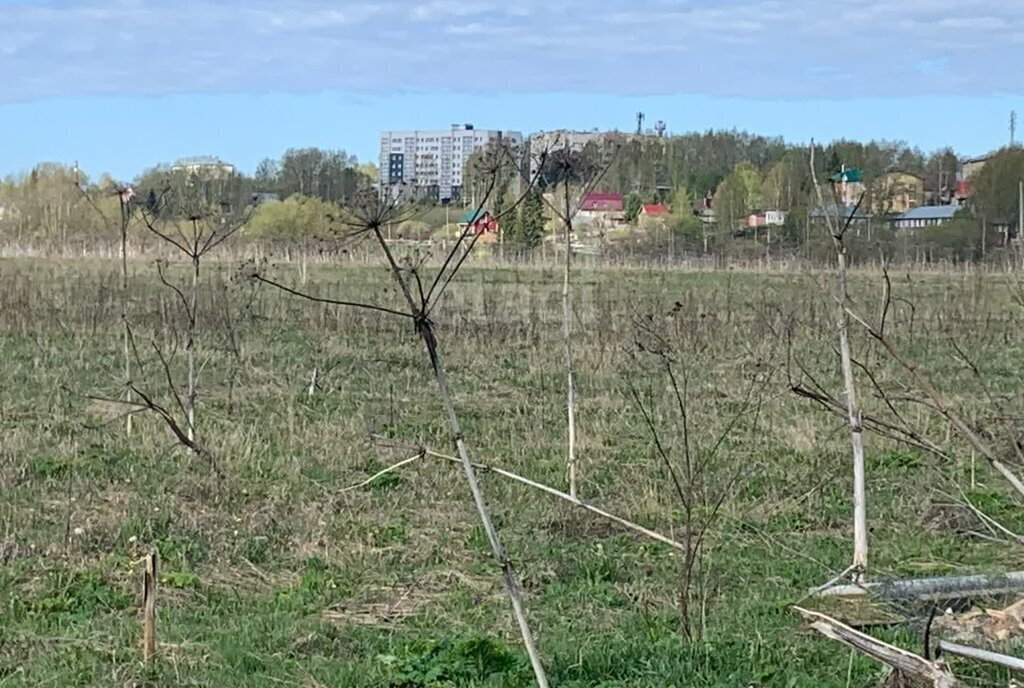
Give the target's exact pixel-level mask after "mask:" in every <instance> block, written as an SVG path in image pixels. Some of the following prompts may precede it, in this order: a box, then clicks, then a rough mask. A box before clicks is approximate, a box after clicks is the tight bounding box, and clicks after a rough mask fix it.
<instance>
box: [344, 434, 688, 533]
mask: <svg viewBox="0 0 1024 688" xmlns="http://www.w3.org/2000/svg"><path fill="white" fill-rule="evenodd" d="M380 439H381V440H382V441H385V442H388V443H391V444H402V445H403V446H404V445H405V443H403V442H396V441H395V440H393V439H390V438H380ZM426 456H429V457H432V458H435V459H440V460H442V461H446V462H448V463H453V464H459V465H461V464H462V459H460V458H458V457H455V456H451V455H448V454H442V453H440V452H436V451H432V450H430V449H426V448H421V449H420V452H419V453H418V454H416V455H415V456H413V457H411V458H408V459H405V460H404V461H399V462H398V463H396V464H394V465H391V466H388V467H387V468H385V469H383V470H381V471H379V472H377V473H376V474H375V475H374V476H373V477H371V478H369V479H367V480H364V481H363V482H361V483H359V484H357V485H352V486H351V487H347V488H345V489H344V490H342V493H345V492H351V491H352V490H356V489H359V488H360V487H365V486H366V485H369V484H371V483H372V482H373V481H374V480H376V479H378V478H380V477H381V476H383V475H386V474H388V473H391V472H393V471H396V470H398V469H400V468H402V467H404V466H407V465H409V464H411V463H413V462H415V461H418V460H420V459H422V458H424V457H426ZM473 468H474V469H475V470H477V471H480V472H482V473H494V474H495V475H500V476H501V477H503V478H507V479H509V480H512V481H515V482H517V483H519V484H521V485H526V486H527V487H531V488H533V489H535V490H540V491H541V492H544V493H546V494H549V495H551V496H552V497H557V498H559V499H562V500H564V501H566V502H569V503H570V504H573V505H575V506H578V507H579V508H581V509H583V510H584V511H587V512H590V513H592V514H594V515H595V516H600V517H601V518H603V519H606V520H608V521H611V522H612V523H616V524H618V525H620V526H622V527H623V528H626V529H628V530H632V531H633V532H635V533H639V534H640V535H643V536H644V537H647V538H650V539H652V540H656V541H658V542H660V543H662V544H665V545H668V546H669V547H672V548H673V549H677V550H679V551H682V552H685V551H686V547H685V546H684V545H683V544H682V543H679V542H676V541H675V540H673V539H671V538H669V537H666V536H664V535H662V534H661V533H657V532H655V531H653V530H650V529H649V528H645V527H643V526H641V525H639V524H637V523H633V522H632V521H629V520H627V519H624V518H622V517H621V516H616V515H615V514H613V513H610V512H608V511H605V510H604V509H601V508H600V507H596V506H594V505H593V504H588V503H587V502H584V501H583V500H582V499H580V498H578V497H573V496H572V495H571V494H568V493H566V492H562V491H561V490H558V489H555V488H553V487H551V486H550V485H545V484H544V483H539V482H537V481H536V480H531V479H530V478H526V477H523V476H521V475H518V474H517V473H513V472H512V471H507V470H505V469H503V468H497V467H495V466H489V465H486V464H482V463H475V462H474V463H473Z"/></svg>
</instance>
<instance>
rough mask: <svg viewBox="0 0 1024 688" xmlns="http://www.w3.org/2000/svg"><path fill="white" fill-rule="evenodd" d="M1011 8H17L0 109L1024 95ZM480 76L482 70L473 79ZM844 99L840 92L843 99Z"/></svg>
mask: <svg viewBox="0 0 1024 688" xmlns="http://www.w3.org/2000/svg"><path fill="white" fill-rule="evenodd" d="M1017 4H1018V3H1008V2H1005V0H1000V1H997V0H973V1H972V3H971V9H970V14H969V15H965V14H964V12H963V8H964V4H963V2H962V0H902V1H901V2H898V3H896V2H890V1H889V0H885V1H883V0H861V2H859V3H858V4H854V5H848V6H837V5H835V4H834V3H823V2H820V0H789V1H782V0H575V1H570V0H548V1H546V2H545V1H544V0H508V1H507V2H503V3H502V2H496V1H494V2H492V1H491V0H378V1H372V0H251V1H250V2H248V3H246V4H244V5H239V4H234V3H225V2H220V1H219V0H179V1H178V2H175V3H166V2H162V1H161V0H45V1H44V2H38V1H36V0H32V1H30V0H13V4H12V3H11V0H7V2H6V4H4V10H3V12H0V47H2V49H0V74H3V75H4V84H3V89H0V101H4V100H6V101H11V100H30V99H36V98H41V97H48V96H57V95H82V94H103V93H132V92H136V93H174V92H190V91H236V90H286V91H312V90H322V89H330V88H337V89H347V90H361V91H374V92H379V91H392V90H397V89H403V88H414V89H428V90H429V89H450V90H460V89H461V90H471V91H480V90H486V89H499V88H500V89H502V90H507V91H513V92H514V91H558V90H568V89H575V90H581V91H600V92H616V93H666V92H671V93H706V94H710V95H746V96H755V97H756V96H771V97H821V96H836V95H849V96H856V95H916V94H922V93H954V92H955V93H977V94H983V93H992V92H1006V91H1013V92H1024V83H1022V82H1020V80H1019V79H1015V78H1013V75H1015V74H1017V73H1019V72H1020V71H1021V69H1022V68H1024V54H1021V53H1020V52H1019V51H1009V50H1007V49H1006V48H1007V46H1008V45H1012V44H1019V43H1020V42H1021V40H1022V36H1024V8H1017V7H1015V5H1017ZM473 74H484V75H487V76H486V78H482V79H480V80H474V79H472V78H471V77H472V75H473ZM837 91H841V92H840V93H837Z"/></svg>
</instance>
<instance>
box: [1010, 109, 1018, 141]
mask: <svg viewBox="0 0 1024 688" xmlns="http://www.w3.org/2000/svg"><path fill="white" fill-rule="evenodd" d="M1010 145H1011V146H1016V145H1017V111H1016V110H1013V111H1012V112H1011V113H1010Z"/></svg>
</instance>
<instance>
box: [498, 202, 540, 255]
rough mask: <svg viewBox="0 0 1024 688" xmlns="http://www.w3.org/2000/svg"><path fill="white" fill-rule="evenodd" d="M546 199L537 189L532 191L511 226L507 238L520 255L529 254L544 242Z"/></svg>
mask: <svg viewBox="0 0 1024 688" xmlns="http://www.w3.org/2000/svg"><path fill="white" fill-rule="evenodd" d="M546 222H547V218H546V217H545V215H544V199H543V198H542V197H541V195H540V191H538V190H537V189H531V190H530V192H529V193H527V194H526V198H524V199H523V202H522V204H521V205H520V206H519V212H518V213H517V214H516V218H515V220H514V221H512V222H511V224H510V225H509V228H508V231H507V233H506V235H505V236H506V237H507V240H508V242H509V243H510V244H511V245H512V246H514V247H515V249H516V250H517V251H518V252H519V253H523V254H525V253H529V252H530V251H532V250H533V249H535V248H537V247H538V246H540V243H541V242H542V241H543V240H544V224H545V223H546Z"/></svg>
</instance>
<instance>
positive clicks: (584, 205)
mask: <svg viewBox="0 0 1024 688" xmlns="http://www.w3.org/2000/svg"><path fill="white" fill-rule="evenodd" d="M580 210H622V194H617V193H606V192H601V191H591V192H589V193H587V194H586V195H584V196H583V200H581V201H580Z"/></svg>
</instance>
